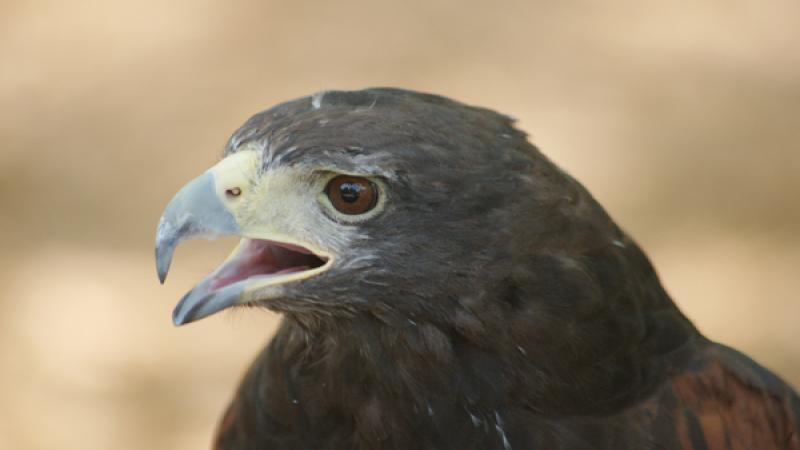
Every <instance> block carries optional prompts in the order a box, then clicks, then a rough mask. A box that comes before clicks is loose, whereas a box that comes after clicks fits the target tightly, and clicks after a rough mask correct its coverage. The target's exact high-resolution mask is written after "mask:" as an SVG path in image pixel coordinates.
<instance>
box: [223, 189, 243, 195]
mask: <svg viewBox="0 0 800 450" xmlns="http://www.w3.org/2000/svg"><path fill="white" fill-rule="evenodd" d="M241 194H242V190H241V189H239V188H238V187H234V188H230V189H225V195H227V196H228V197H238V196H240V195H241Z"/></svg>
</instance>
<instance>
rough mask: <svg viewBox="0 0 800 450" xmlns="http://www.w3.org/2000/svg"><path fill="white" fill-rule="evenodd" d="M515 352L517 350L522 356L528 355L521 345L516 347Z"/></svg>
mask: <svg viewBox="0 0 800 450" xmlns="http://www.w3.org/2000/svg"><path fill="white" fill-rule="evenodd" d="M517 350H519V352H520V353H522V354H523V355H527V354H528V352H526V351H525V348H523V347H522V346H521V345H518V346H517Z"/></svg>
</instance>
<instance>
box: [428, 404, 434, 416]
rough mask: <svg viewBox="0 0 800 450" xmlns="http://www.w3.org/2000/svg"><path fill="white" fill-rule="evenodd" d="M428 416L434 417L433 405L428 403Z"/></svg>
mask: <svg viewBox="0 0 800 450" xmlns="http://www.w3.org/2000/svg"><path fill="white" fill-rule="evenodd" d="M428 415H429V416H431V417H433V408H431V404H430V403H428Z"/></svg>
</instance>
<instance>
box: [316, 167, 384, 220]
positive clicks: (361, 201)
mask: <svg viewBox="0 0 800 450" xmlns="http://www.w3.org/2000/svg"><path fill="white" fill-rule="evenodd" d="M325 195H327V196H328V200H330V202H331V204H332V205H333V207H334V208H336V210H337V211H339V212H340V213H342V214H347V215H359V214H365V213H367V212H369V211H370V210H372V209H373V208H374V207H375V205H377V204H378V187H377V186H376V185H375V183H373V182H372V181H370V180H368V179H366V178H363V177H356V176H352V175H339V176H336V177H334V178H333V179H331V180H330V181H329V182H328V184H327V185H326V186H325Z"/></svg>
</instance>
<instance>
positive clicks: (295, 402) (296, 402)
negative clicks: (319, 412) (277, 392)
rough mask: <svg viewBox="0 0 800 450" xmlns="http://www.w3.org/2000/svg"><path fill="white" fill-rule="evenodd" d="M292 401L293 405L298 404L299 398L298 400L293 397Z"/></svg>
mask: <svg viewBox="0 0 800 450" xmlns="http://www.w3.org/2000/svg"><path fill="white" fill-rule="evenodd" d="M292 403H294V404H295V405H299V404H300V400H298V399H296V398H293V399H292Z"/></svg>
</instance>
